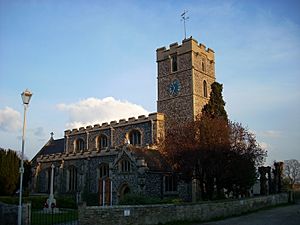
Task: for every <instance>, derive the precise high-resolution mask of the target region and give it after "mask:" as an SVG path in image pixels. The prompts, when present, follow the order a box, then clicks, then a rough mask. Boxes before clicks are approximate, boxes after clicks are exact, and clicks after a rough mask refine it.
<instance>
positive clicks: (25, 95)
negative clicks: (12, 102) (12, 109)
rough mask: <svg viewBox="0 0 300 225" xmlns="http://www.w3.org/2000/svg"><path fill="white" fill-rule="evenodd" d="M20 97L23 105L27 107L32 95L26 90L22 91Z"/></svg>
mask: <svg viewBox="0 0 300 225" xmlns="http://www.w3.org/2000/svg"><path fill="white" fill-rule="evenodd" d="M21 96H22V100H23V104H24V105H28V104H29V101H30V98H31V96H32V93H31V92H30V91H29V90H28V89H26V90H25V91H23V93H22V94H21Z"/></svg>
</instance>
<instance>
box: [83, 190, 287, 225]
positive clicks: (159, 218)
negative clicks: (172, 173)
mask: <svg viewBox="0 0 300 225" xmlns="http://www.w3.org/2000/svg"><path fill="white" fill-rule="evenodd" d="M287 202H288V194H286V193H283V194H277V195H270V196H262V197H256V198H249V199H243V200H234V201H227V202H214V203H202V204H181V205H174V204H164V205H142V206H109V207H98V206H88V207H86V206H82V207H80V208H79V224H80V225H89V224H95V225H96V224H97V225H102V224H103V225H129V224H132V225H151V224H159V223H166V222H171V221H176V220H187V221H195V220H197V221H204V220H210V219H213V218H218V217H228V216H234V215H240V214H242V213H246V212H251V211H255V210H257V209H261V208H265V207H269V206H274V205H278V204H283V203H287Z"/></svg>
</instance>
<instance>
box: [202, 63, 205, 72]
mask: <svg viewBox="0 0 300 225" xmlns="http://www.w3.org/2000/svg"><path fill="white" fill-rule="evenodd" d="M202 71H203V72H205V63H204V61H202Z"/></svg>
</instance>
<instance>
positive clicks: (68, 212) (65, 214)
mask: <svg viewBox="0 0 300 225" xmlns="http://www.w3.org/2000/svg"><path fill="white" fill-rule="evenodd" d="M76 220H78V210H76V209H60V210H59V213H53V214H52V213H45V212H43V211H42V210H32V213H31V225H48V224H57V223H64V222H70V221H76ZM52 221H53V223H52Z"/></svg>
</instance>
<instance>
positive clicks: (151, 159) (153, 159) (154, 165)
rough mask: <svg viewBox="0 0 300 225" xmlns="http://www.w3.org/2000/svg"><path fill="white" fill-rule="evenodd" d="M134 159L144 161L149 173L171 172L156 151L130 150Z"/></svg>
mask: <svg viewBox="0 0 300 225" xmlns="http://www.w3.org/2000/svg"><path fill="white" fill-rule="evenodd" d="M131 151H133V152H134V155H135V157H137V158H143V159H145V162H146V163H147V166H148V168H149V169H150V170H151V171H157V172H158V171H165V172H166V171H170V172H171V171H172V168H171V166H170V165H169V163H168V162H167V161H166V160H165V158H164V157H163V156H162V154H161V153H160V152H159V151H158V150H154V149H147V148H131Z"/></svg>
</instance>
